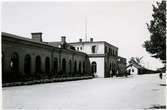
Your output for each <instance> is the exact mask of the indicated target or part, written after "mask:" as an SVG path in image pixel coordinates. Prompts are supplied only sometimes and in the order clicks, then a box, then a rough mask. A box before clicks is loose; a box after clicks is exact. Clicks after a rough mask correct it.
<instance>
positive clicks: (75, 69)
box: [2, 32, 92, 83]
mask: <svg viewBox="0 0 167 110" xmlns="http://www.w3.org/2000/svg"><path fill="white" fill-rule="evenodd" d="M91 75H92V74H91V67H90V61H89V57H88V55H87V54H85V53H83V52H79V51H75V49H74V48H73V47H72V46H70V45H68V44H67V43H66V40H65V37H62V41H61V47H56V46H53V45H50V43H48V42H43V41H42V33H32V39H28V38H24V37H20V36H17V35H13V34H9V33H5V32H2V81H3V83H6V82H15V81H22V80H32V79H42V78H48V77H56V78H61V77H81V76H91Z"/></svg>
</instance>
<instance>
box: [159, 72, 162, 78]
mask: <svg viewBox="0 0 167 110" xmlns="http://www.w3.org/2000/svg"><path fill="white" fill-rule="evenodd" d="M159 78H160V79H162V71H161V72H160V74H159Z"/></svg>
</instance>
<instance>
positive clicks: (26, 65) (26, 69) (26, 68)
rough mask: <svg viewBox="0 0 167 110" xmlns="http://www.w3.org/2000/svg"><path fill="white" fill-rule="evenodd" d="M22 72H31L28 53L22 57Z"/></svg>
mask: <svg viewBox="0 0 167 110" xmlns="http://www.w3.org/2000/svg"><path fill="white" fill-rule="evenodd" d="M24 73H26V75H29V74H31V57H30V55H26V56H25V57H24Z"/></svg>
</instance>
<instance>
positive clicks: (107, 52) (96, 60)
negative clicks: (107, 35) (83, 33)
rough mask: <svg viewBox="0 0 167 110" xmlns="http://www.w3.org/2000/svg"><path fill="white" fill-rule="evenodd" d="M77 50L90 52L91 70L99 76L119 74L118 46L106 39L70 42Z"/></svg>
mask: <svg viewBox="0 0 167 110" xmlns="http://www.w3.org/2000/svg"><path fill="white" fill-rule="evenodd" d="M70 45H73V46H74V47H75V49H76V50H78V51H81V52H84V53H86V54H88V56H89V59H90V62H91V70H92V73H94V75H95V76H97V77H110V76H113V75H116V74H118V58H119V57H118V47H116V46H114V45H111V44H109V43H107V42H105V41H93V38H90V41H82V39H79V42H74V43H70Z"/></svg>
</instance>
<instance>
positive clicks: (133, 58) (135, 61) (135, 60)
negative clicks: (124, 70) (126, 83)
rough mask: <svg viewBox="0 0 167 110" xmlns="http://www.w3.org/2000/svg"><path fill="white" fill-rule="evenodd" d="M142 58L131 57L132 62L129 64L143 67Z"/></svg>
mask: <svg viewBox="0 0 167 110" xmlns="http://www.w3.org/2000/svg"><path fill="white" fill-rule="evenodd" d="M142 58H143V57H131V58H130V60H129V64H133V63H136V64H138V65H141V63H142Z"/></svg>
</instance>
